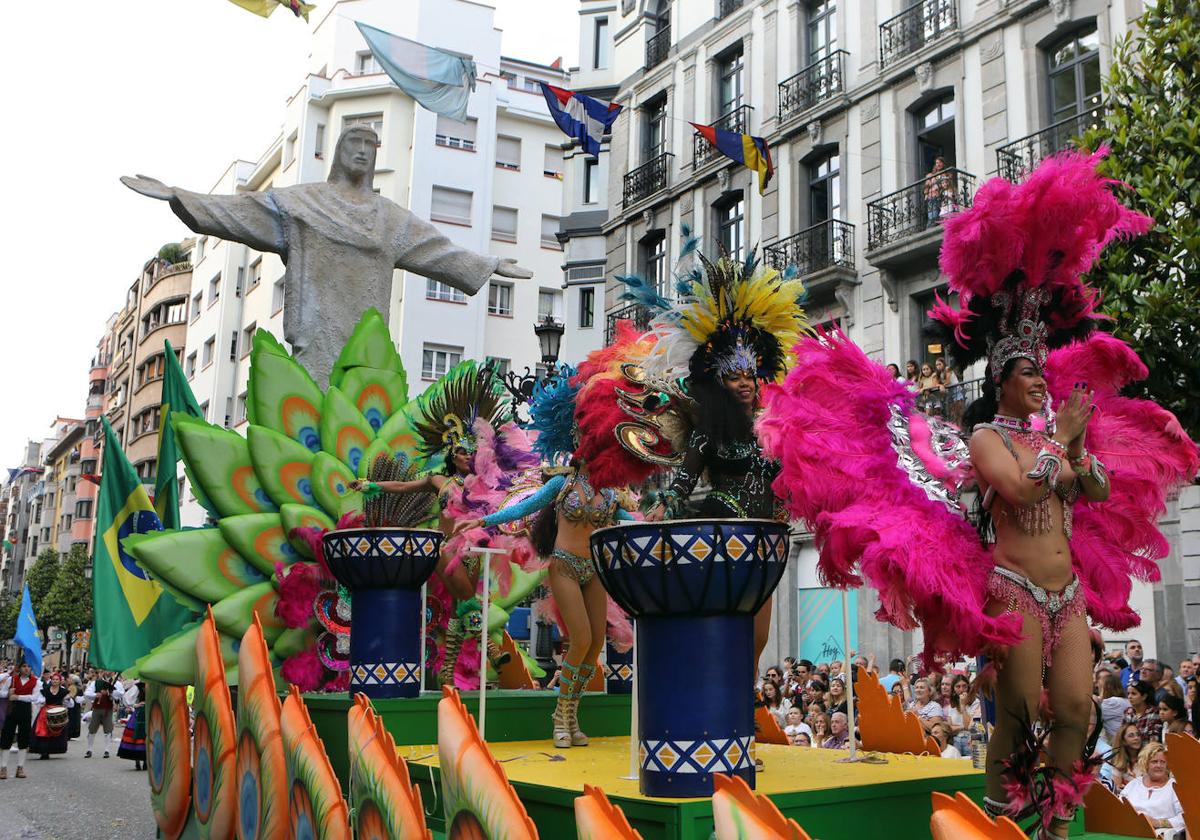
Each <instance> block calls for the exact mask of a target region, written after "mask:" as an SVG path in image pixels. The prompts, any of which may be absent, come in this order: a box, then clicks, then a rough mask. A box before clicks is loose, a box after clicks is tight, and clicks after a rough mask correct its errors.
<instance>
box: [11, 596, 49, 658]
mask: <svg viewBox="0 0 1200 840" xmlns="http://www.w3.org/2000/svg"><path fill="white" fill-rule="evenodd" d="M12 640H13V641H14V642H16V643H17V644H18V645H20V646H21V647H22V648H23V649H24V650H25V662H26V663H28V665H29V667H30V668H32V669H33V673H34V675H35V676H38V677H40V676H41V675H42V640H41V639H39V638H38V626H37V619H36V618H34V617H33V601H31V600H30V598H29V584H25V590H24V591H23V592H22V593H21V612H20V613H19V614H18V615H17V632H16V633H13V639H12Z"/></svg>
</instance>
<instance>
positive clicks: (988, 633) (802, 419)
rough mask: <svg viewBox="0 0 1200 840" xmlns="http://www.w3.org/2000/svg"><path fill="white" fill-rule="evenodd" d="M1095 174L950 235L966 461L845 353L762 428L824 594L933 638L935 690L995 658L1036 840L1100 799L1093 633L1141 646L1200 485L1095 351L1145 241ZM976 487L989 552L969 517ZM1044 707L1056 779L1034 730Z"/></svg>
mask: <svg viewBox="0 0 1200 840" xmlns="http://www.w3.org/2000/svg"><path fill="white" fill-rule="evenodd" d="M1102 154H1103V153H1099V154H1097V155H1093V156H1090V157H1089V156H1084V155H1081V154H1078V153H1066V154H1062V155H1059V156H1056V157H1052V158H1048V159H1046V160H1044V161H1042V163H1041V164H1039V166H1038V167H1037V169H1035V170H1034V171H1033V172H1032V173H1030V175H1029V176H1028V177H1027V178H1026V180H1025V181H1024V182H1022V183H1021V184H1017V185H1014V184H1011V183H1009V182H1007V181H1005V180H1004V179H1002V178H994V179H992V180H990V181H988V182H987V183H985V184H984V185H983V186H982V187H981V188H980V189H979V191H978V192H977V193H976V196H975V200H974V204H973V206H972V208H971V209H969V210H966V211H964V212H962V213H960V214H958V215H956V216H953V217H951V218H949V219H947V220H945V221H944V222H943V225H944V227H945V235H944V240H943V245H942V252H941V260H940V262H941V268H942V271H943V273H944V274H946V275H947V276H948V277H949V278H950V289H951V291H953V292H956V293H958V295H959V303H960V306H961V309H953V308H951V307H950V306H949V305H947V304H945V303H942V302H941V301H940V300H939V301H938V302H937V305H936V306H935V307H934V309H933V310H932V311H931V312H930V316H931V318H932V319H933V320H934V322H935V324H936V326H935V332H936V333H937V335H936V336H932V337H931V340H934V341H938V340H940V341H941V343H942V344H943V345H944V346H946V347H947V348H948V350H949V353H950V355H951V358H952V359H953V361H954V362H955V367H958V368H960V369H962V368H965V367H966V366H968V365H970V364H973V363H974V362H976V361H977V360H981V359H984V358H986V359H987V370H986V375H985V377H984V386H983V391H984V393H983V396H982V397H981V398H980V399H979V400H977V401H976V402H974V403H973V404H972V405H971V407H970V408H969V409H968V411H967V414H966V417H965V423H966V424H967V426H968V430H969V431H972V434H971V438H970V444H969V447H968V445H967V443H966V442H965V441H964V440H963V439H962V438H961V436H960V433H959V431H958V430H957V429H956V428H954V427H952V426H950V425H948V424H946V423H944V422H942V421H941V420H940V419H938V418H936V417H928V416H926V415H924V414H922V413H921V412H919V411H917V410H916V409H915V406H914V399H913V395H912V394H911V393H909V392H907V390H906V389H905V388H904V387H903V385H901V384H899V383H897V382H895V380H894V379H893V378H892V376H891V374H890V373H888V372H887V371H886V370H885V369H884V368H883V367H882V366H881V365H879V364H877V363H875V362H873V361H871V360H870V359H869V358H867V356H866V354H865V353H863V352H862V350H860V349H859V348H857V347H856V346H854V345H853V344H852V343H851V342H850V341H849V340H848V339H846V337H845V336H844V335H842V334H841V333H833V334H829V335H825V336H821V337H820V338H818V339H810V340H805V341H803V342H801V343H800V344H799V345H798V346H797V348H796V352H797V357H798V363H797V365H796V367H795V368H794V369H793V371H792V373H791V374H789V376H788V377H787V379H786V380H785V382H784V383H783V385H782V386H778V387H774V386H773V387H771V388H768V389H767V393H766V394H765V395H764V403H765V409H764V412H763V416H762V417H761V418H760V419H759V421H758V424H757V428H758V433H759V435H760V437H761V438H762V440H763V444H764V447H765V448H766V449H767V451H768V452H769V453H770V454H772V455H774V456H776V457H779V458H780V459H781V463H782V465H783V467H782V471H781V473H780V475H779V477H778V478H777V479H776V481H775V489H776V491H777V492H778V493H779V494H780V496H781V497H782V498H783V499H784V501H785V503H786V504H787V506H788V509H789V511H790V512H791V513H792V515H794V516H798V517H802V518H803V519H805V520H806V521H807V522H809V523H810V525H811V526H812V528H813V530H814V532H815V537H816V544H817V547H818V548H819V549H820V552H821V555H820V561H819V564H818V570H819V572H820V576H821V579H822V581H823V582H825V583H826V584H827V585H831V586H838V587H847V586H859V585H862V584H863V583H864V582H866V583H869V584H870V585H871V586H872V587H874V588H875V589H876V590H877V591H878V593H879V602H880V607H879V609H878V611H877V612H876V615H877V616H878V618H879V619H880V620H883V621H888V622H890V623H891V624H893V625H895V626H897V627H900V628H902V629H905V630H910V629H913V628H915V627H917V626H920V627H921V628H922V630H923V637H924V643H925V650H924V653H923V659H924V661H925V664H926V666H927V667H929V668H931V669H935V668H939V667H940V666H941V663H943V662H945V661H953V660H955V659H958V658H961V657H963V656H968V655H971V656H973V655H977V654H980V653H983V654H986V655H988V656H989V657H990V658H992V660H993V662H994V664H995V668H996V669H998V674H996V675H995V679H996V685H995V694H996V701H997V720H996V727H995V731H994V734H993V737H992V740H991V742H990V744H989V749H988V758H987V768H986V769H987V797H986V799H985V806H986V807H987V809H988V810H989V811H990V812H991V813H993V814H997V813H1000V812H1005V813H1008V814H1009V815H1011V816H1014V817H1018V818H1019V817H1022V816H1026V815H1031V814H1033V813H1037V814H1038V816H1039V819H1040V825H1039V826H1038V837H1039V838H1042V840H1046V838H1058V837H1065V836H1066V829H1067V826H1068V824H1069V823H1070V821H1071V818H1072V816H1073V814H1074V812H1075V809H1076V808H1077V807H1078V806H1079V804H1080V802H1081V801H1082V797H1083V794H1084V793H1085V792H1086V790H1087V787H1088V786H1089V785H1090V784H1091V774H1090V773H1089V772H1087V771H1088V767H1087V765H1086V763H1085V756H1084V751H1085V750H1084V745H1085V741H1086V729H1087V726H1088V717H1089V713H1090V707H1091V680H1092V668H1091V666H1092V661H1093V660H1092V657H1091V655H1090V654H1091V646H1090V641H1089V633H1088V623H1087V618H1088V617H1090V618H1091V619H1092V620H1093V621H1095V622H1096V623H1097V624H1101V625H1104V626H1106V627H1109V628H1111V629H1113V630H1116V631H1122V630H1126V629H1129V628H1130V627H1133V626H1136V625H1137V623H1138V621H1139V618H1138V615H1137V613H1136V612H1134V611H1133V610H1132V609H1131V608H1130V606H1129V603H1128V601H1129V595H1130V589H1131V579H1132V578H1134V577H1137V578H1140V579H1143V580H1151V581H1153V580H1157V579H1158V578H1159V574H1160V573H1159V570H1158V567H1157V565H1156V563H1155V560H1156V559H1157V558H1159V557H1162V556H1165V555H1166V553H1167V549H1168V546H1167V543H1166V540H1165V539H1164V538H1163V536H1162V534H1161V533H1160V532H1159V530H1158V520H1159V517H1160V516H1161V514H1162V513H1163V512H1164V511H1165V509H1166V498H1167V496H1168V494H1169V493H1171V492H1172V491H1174V490H1175V489H1176V488H1178V487H1179V486H1181V485H1183V484H1186V483H1187V482H1190V481H1191V480H1192V479H1193V478H1194V477H1195V475H1196V472H1197V468H1198V467H1200V458H1198V456H1197V450H1196V446H1195V444H1194V443H1192V441H1191V440H1189V439H1188V437H1187V435H1186V434H1185V433H1184V432H1183V430H1182V428H1181V427H1180V426H1179V423H1178V421H1177V420H1176V419H1175V417H1174V416H1173V415H1172V414H1171V413H1170V412H1168V411H1166V410H1164V409H1162V408H1161V407H1159V406H1157V405H1155V404H1154V403H1152V402H1149V401H1147V400H1131V399H1129V398H1126V397H1123V396H1121V393H1120V391H1121V388H1123V387H1124V386H1125V385H1127V384H1129V383H1130V382H1133V381H1136V380H1138V379H1141V378H1144V377H1145V376H1146V368H1145V365H1143V364H1142V362H1141V360H1139V359H1138V358H1137V355H1136V354H1135V353H1134V352H1133V350H1132V349H1130V348H1129V347H1128V346H1127V345H1125V344H1124V343H1123V342H1121V341H1119V340H1117V339H1116V338H1114V337H1112V336H1111V335H1107V334H1104V333H1100V332H1096V331H1095V326H1096V321H1097V315H1096V313H1095V306H1096V304H1097V303H1098V300H1099V295H1098V293H1097V292H1096V290H1094V289H1092V288H1090V287H1089V286H1087V285H1086V284H1085V283H1084V281H1083V279H1082V278H1083V276H1084V275H1085V274H1086V272H1087V271H1089V270H1090V269H1091V268H1092V266H1093V264H1094V263H1095V261H1096V259H1097V257H1098V256H1099V254H1100V252H1101V250H1102V249H1103V247H1104V246H1105V245H1106V244H1107V243H1108V242H1110V241H1111V240H1112V239H1113V238H1115V237H1119V236H1128V235H1132V234H1135V233H1140V232H1144V231H1145V230H1146V229H1147V228H1148V227H1149V226H1150V224H1151V220H1150V219H1148V218H1147V217H1145V216H1142V215H1140V214H1138V213H1134V212H1132V211H1130V210H1128V209H1126V208H1125V207H1123V206H1121V204H1120V203H1119V202H1118V201H1117V199H1116V197H1115V195H1114V194H1113V192H1112V187H1113V186H1115V185H1114V184H1113V182H1111V181H1108V180H1107V179H1105V178H1103V177H1101V176H1100V175H1099V174H1098V173H1097V171H1096V165H1097V163H1098V161H1099V158H1100V157H1101V156H1102ZM1052 402H1057V407H1058V414H1057V417H1055V416H1054V415H1053V413H1052V412H1050V411H1049V408H1050V405H1051V404H1052ZM811 430H819V434H812V433H811ZM1101 456H1102V457H1103V460H1104V462H1105V463H1101ZM1106 465H1107V467H1108V468H1111V470H1112V472H1111V473H1110V472H1109V471H1108V469H1106ZM972 476H974V478H976V479H977V480H978V483H979V487H980V491H981V492H980V493H979V495H978V498H977V504H978V505H980V508H981V510H980V513H981V516H980V517H979V532H978V533H977V532H976V529H975V527H974V526H973V525H972V524H971V522H970V521H969V520H968V518H967V515H966V510H965V507H964V504H963V502H962V498H961V491H962V489H963V488H964V487H966V486H968V482H969V481H970V480H971V478H972ZM1110 476H1111V477H1110ZM989 673H994V669H993V668H992V667H990V666H989V667H988V668H985V669H984V671H983V672H981V675H980V682H981V686H980V687H981V688H983V689H984V690H985V691H986V690H987V675H988V674H989ZM1043 688H1045V689H1046V691H1047V697H1048V702H1049V713H1050V719H1048V720H1046V721H1045V725H1046V727H1047V729H1048V730H1049V736H1048V742H1047V748H1046V753H1047V756H1048V758H1047V760H1046V761H1045V762H1044V763H1043V761H1042V760H1041V757H1040V755H1039V753H1040V752H1041V748H1040V747H1041V745H1040V744H1039V743H1038V738H1037V736H1036V735H1034V734H1033V731H1032V729H1031V726H1032V724H1033V722H1034V721H1035V720H1036V719H1037V718H1038V714H1039V709H1040V707H1041V703H1040V700H1041V698H1042V691H1043Z"/></svg>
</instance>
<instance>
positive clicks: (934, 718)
mask: <svg viewBox="0 0 1200 840" xmlns="http://www.w3.org/2000/svg"><path fill="white" fill-rule="evenodd" d="M908 710H909V711H910V712H912V713H914V714H915V715H916V716H917V717H918V718H919V719H920V721H921V726H922V728H923V729H924V730H925V731H926V732H928V731H929V730H930V729H931V728H932V727H933V725H934V724H935V723H938V722H939V721H942V720H943V718H942V706H941V704H940V703H938V702H937V701H936V700H934V699H933V687H932V686H931V685H930V684H929V678H928V677H921V678H920V679H918V680H917V681H916V682H914V683H913V699H912V702H911V703H910V704H909V706H908Z"/></svg>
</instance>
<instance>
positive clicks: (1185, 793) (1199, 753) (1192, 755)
mask: <svg viewBox="0 0 1200 840" xmlns="http://www.w3.org/2000/svg"><path fill="white" fill-rule="evenodd" d="M1167 765H1168V766H1169V767H1170V768H1171V772H1172V773H1174V774H1175V795H1176V796H1178V797H1179V802H1180V804H1182V805H1183V824H1184V825H1185V826H1187V830H1188V836H1190V837H1197V838H1200V741H1197V740H1196V739H1195V738H1192V737H1190V736H1188V735H1180V734H1179V733H1177V732H1176V733H1172V734H1170V735H1168V736H1167Z"/></svg>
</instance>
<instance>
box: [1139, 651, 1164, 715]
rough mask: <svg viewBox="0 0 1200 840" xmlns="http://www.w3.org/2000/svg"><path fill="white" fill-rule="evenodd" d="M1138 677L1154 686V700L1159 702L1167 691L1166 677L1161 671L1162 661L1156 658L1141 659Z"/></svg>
mask: <svg viewBox="0 0 1200 840" xmlns="http://www.w3.org/2000/svg"><path fill="white" fill-rule="evenodd" d="M1140 679H1143V680H1145V681H1146V682H1148V683H1150V685H1152V686H1154V702H1155V703H1156V704H1157V703H1159V702H1160V701H1161V700H1162V698H1163V695H1164V694H1166V693H1167V689H1166V683H1167V677H1166V675H1165V674H1164V673H1163V666H1162V663H1161V662H1159V661H1158V660H1157V659H1143V660H1142V669H1141V671H1140Z"/></svg>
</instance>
